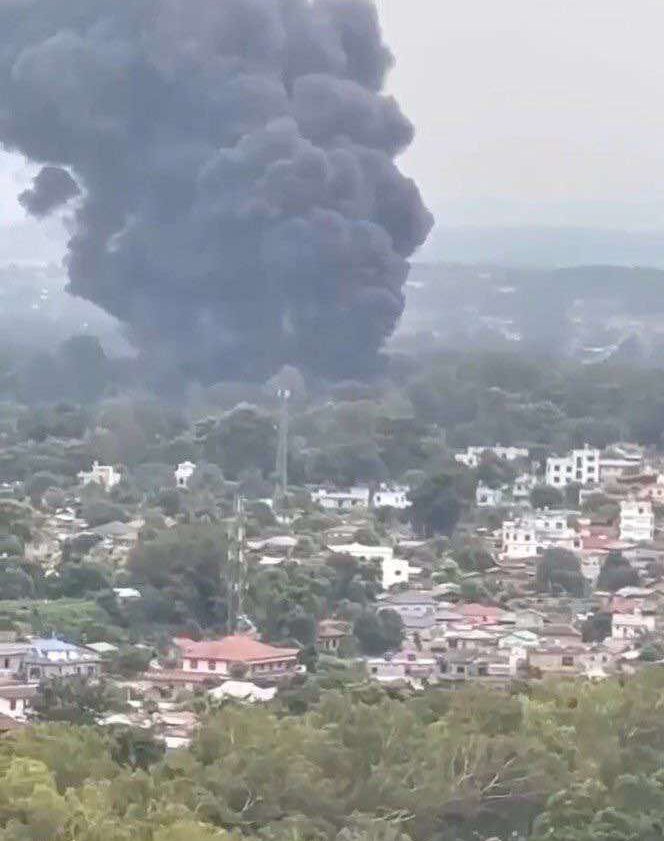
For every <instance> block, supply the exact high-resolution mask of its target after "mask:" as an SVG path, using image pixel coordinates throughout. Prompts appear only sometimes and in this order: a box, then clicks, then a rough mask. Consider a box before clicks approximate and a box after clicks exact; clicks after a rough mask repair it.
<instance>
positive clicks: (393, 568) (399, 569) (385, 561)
mask: <svg viewBox="0 0 664 841" xmlns="http://www.w3.org/2000/svg"><path fill="white" fill-rule="evenodd" d="M328 548H329V549H330V551H333V552H335V553H337V554H338V555H350V556H351V557H352V558H357V560H359V561H377V562H380V567H381V583H382V585H383V590H389V589H390V587H394V585H395V584H408V583H409V581H410V579H411V577H412V576H415V575H419V573H420V572H421V571H422V570H421V569H420V567H415V566H411V565H410V563H409V562H408V561H407V560H405V559H404V558H395V557H394V549H393V548H392V547H391V546H365V545H364V544H363V543H341V544H335V545H333V546H329V547H328Z"/></svg>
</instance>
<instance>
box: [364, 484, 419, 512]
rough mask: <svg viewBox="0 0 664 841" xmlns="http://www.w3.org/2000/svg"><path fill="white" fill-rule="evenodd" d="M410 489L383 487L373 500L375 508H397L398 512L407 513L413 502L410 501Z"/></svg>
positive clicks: (372, 503)
mask: <svg viewBox="0 0 664 841" xmlns="http://www.w3.org/2000/svg"><path fill="white" fill-rule="evenodd" d="M409 493H410V488H408V487H399V486H395V487H393V488H390V487H388V486H387V485H381V486H380V488H379V489H378V490H377V491H376V492H375V493H374V495H373V497H372V499H371V505H372V507H373V508H396V509H397V510H398V511H405V510H406V509H407V508H410V506H411V505H412V502H411V501H410V500H409V499H408V494H409Z"/></svg>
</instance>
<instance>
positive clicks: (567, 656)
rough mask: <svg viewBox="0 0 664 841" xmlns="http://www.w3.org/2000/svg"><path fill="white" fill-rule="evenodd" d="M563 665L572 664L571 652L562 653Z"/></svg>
mask: <svg viewBox="0 0 664 841" xmlns="http://www.w3.org/2000/svg"><path fill="white" fill-rule="evenodd" d="M562 662H563V666H573V665H574V657H573V656H572V655H571V654H563V660H562Z"/></svg>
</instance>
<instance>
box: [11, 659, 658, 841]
mask: <svg viewBox="0 0 664 841" xmlns="http://www.w3.org/2000/svg"><path fill="white" fill-rule="evenodd" d="M663 706H664V671H662V670H661V669H659V668H656V667H653V668H651V669H649V670H648V671H646V672H644V673H643V674H642V675H641V676H640V677H638V678H635V679H634V680H633V681H631V682H628V683H627V684H626V685H624V686H622V685H620V684H619V683H618V682H617V681H609V682H606V683H604V684H601V685H595V686H593V685H589V684H584V685H581V684H571V683H570V684H559V685H554V684H551V685H544V686H542V687H538V688H537V689H536V690H529V691H528V692H524V693H517V692H516V691H513V692H511V693H498V692H492V691H489V690H487V689H485V688H479V689H472V688H471V689H466V690H462V691H460V692H450V693H448V692H444V691H434V690H429V691H427V692H426V693H424V694H421V695H419V696H417V697H410V698H405V699H404V698H399V697H390V696H389V695H388V694H387V693H385V692H384V691H383V690H382V689H380V688H379V687H375V686H367V685H357V686H356V687H355V688H352V687H351V688H348V689H347V690H346V691H345V692H341V691H328V692H324V693H323V694H322V695H321V698H320V701H319V702H318V704H317V705H316V706H315V707H313V708H311V709H310V711H309V712H307V713H306V714H304V715H301V716H290V715H285V714H284V713H283V711H282V710H281V708H280V707H277V708H275V709H272V710H269V709H264V708H263V709H249V708H238V707H235V706H232V705H231V706H226V707H223V708H222V709H221V710H219V711H216V712H214V713H212V714H211V715H210V716H209V718H208V719H207V720H206V722H205V724H204V725H203V727H202V729H201V730H200V732H199V734H198V735H197V737H196V739H195V741H194V744H193V746H192V748H191V749H190V750H183V751H179V752H175V753H171V754H168V755H167V756H166V757H165V758H163V759H162V758H160V752H159V750H151V749H150V746H149V742H148V741H147V737H146V734H145V733H143V734H141V735H140V738H139V739H138V741H136V740H135V739H134V737H133V736H132V734H131V731H125V732H121V733H115V734H111V733H108V732H104V733H100V732H99V731H97V730H95V729H94V728H92V727H79V728H76V727H71V726H63V725H59V724H50V725H40V726H38V727H35V728H33V729H28V730H25V731H23V732H21V733H19V734H15V735H13V736H10V737H8V738H5V739H4V740H2V742H0V825H1V826H2V829H0V838H1V839H3V841H5V840H6V839H12V840H13V839H16V840H17V841H18V840H19V839H20V841H55V839H72V841H73V839H76V841H79V839H80V841H83V840H84V841H130V839H150V841H180V839H182V841H185V839H186V841H197V839H211V838H215V837H216V838H219V839H222V838H223V839H227V838H233V839H241V838H264V839H282V838H283V839H290V841H295V839H338V841H351V839H358V841H359V839H371V841H404V839H407V838H410V839H413V841H425V839H427V841H428V839H440V841H453V839H469V841H470V839H478V838H479V839H482V838H489V837H498V838H508V837H509V838H531V839H533V841H544V839H556V841H599V839H613V841H628V839H629V841H650V839H658V838H661V837H662V826H664V774H663V773H662V770H661V769H662V767H663V760H664V728H663V727H662V726H661V710H662V707H663ZM137 757H138V758H139V759H140V760H141V761H137ZM150 762H152V763H153V764H152V765H151V766H149V767H148V764H149V763H150ZM146 768H147V770H145V769H146Z"/></svg>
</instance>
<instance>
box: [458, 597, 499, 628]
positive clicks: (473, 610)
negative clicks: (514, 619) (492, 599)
mask: <svg viewBox="0 0 664 841" xmlns="http://www.w3.org/2000/svg"><path fill="white" fill-rule="evenodd" d="M454 609H455V610H456V611H457V613H460V614H461V615H462V616H463V618H464V619H465V620H466V622H469V623H470V624H471V625H496V624H497V623H499V622H500V621H501V620H502V618H503V617H504V616H506V614H505V611H504V610H501V609H500V608H499V607H495V606H493V605H486V604H475V603H472V602H471V603H469V604H457V605H455V608H454Z"/></svg>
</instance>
